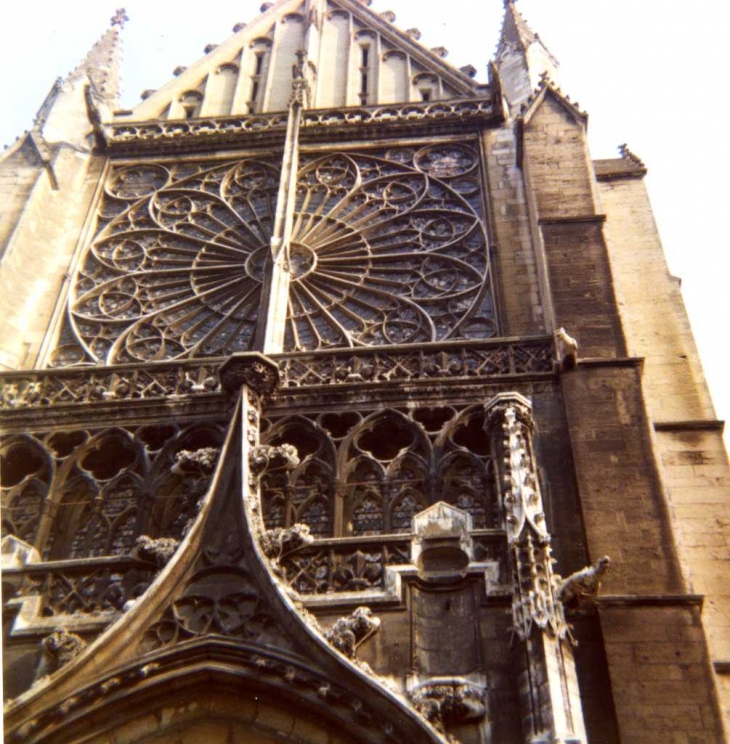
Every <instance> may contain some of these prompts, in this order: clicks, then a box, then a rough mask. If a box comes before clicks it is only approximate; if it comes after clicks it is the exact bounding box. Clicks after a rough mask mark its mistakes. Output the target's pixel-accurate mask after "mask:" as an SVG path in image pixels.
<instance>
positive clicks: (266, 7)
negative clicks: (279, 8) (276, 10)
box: [260, 3, 275, 13]
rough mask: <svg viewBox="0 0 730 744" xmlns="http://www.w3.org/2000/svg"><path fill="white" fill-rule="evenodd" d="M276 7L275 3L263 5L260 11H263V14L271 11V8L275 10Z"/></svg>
mask: <svg viewBox="0 0 730 744" xmlns="http://www.w3.org/2000/svg"><path fill="white" fill-rule="evenodd" d="M274 5H275V3H263V4H262V5H261V8H260V10H261V12H262V13H265V12H266V11H267V10H269V8H273V7H274Z"/></svg>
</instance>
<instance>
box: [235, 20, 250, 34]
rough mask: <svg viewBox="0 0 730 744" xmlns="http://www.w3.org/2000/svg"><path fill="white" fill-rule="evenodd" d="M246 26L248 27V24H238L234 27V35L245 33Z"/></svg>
mask: <svg viewBox="0 0 730 744" xmlns="http://www.w3.org/2000/svg"><path fill="white" fill-rule="evenodd" d="M246 25H247V24H245V23H243V21H241V22H240V23H237V24H236V25H235V26H234V27H233V33H234V34H237V33H238V32H239V31H243V29H244V28H246Z"/></svg>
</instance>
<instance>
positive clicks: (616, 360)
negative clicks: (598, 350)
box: [578, 349, 644, 368]
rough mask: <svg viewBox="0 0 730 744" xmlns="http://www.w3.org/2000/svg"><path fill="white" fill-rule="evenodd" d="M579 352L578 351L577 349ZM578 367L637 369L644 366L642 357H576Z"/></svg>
mask: <svg viewBox="0 0 730 744" xmlns="http://www.w3.org/2000/svg"><path fill="white" fill-rule="evenodd" d="M579 351H580V349H579ZM578 366H579V367H639V368H643V366H644V357H612V358H609V357H607V358H605V359H604V358H602V357H583V358H581V357H580V355H579V356H578Z"/></svg>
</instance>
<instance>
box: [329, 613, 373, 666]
mask: <svg viewBox="0 0 730 744" xmlns="http://www.w3.org/2000/svg"><path fill="white" fill-rule="evenodd" d="M379 628H380V618H377V617H373V613H372V610H371V609H370V608H369V607H358V608H357V609H356V610H355V611H354V612H353V613H352V614H350V615H348V616H347V617H341V618H339V619H338V620H336V621H335V624H334V625H333V626H332V627H331V628H330V629H329V630H327V631H326V632H325V634H324V637H325V638H326V639H327V640H328V641H329V642H330V643H331V644H332V645H333V646H334V647H335V648H336V649H337V650H338V651H339V652H340V653H342V654H344V655H345V656H347V658H348V659H354V658H355V654H356V653H357V649H358V647H359V646H360V645H361V644H362V643H364V642H365V641H366V640H367V639H368V638H370V637H371V636H372V635H374V634H375V633H377V632H378V630H379Z"/></svg>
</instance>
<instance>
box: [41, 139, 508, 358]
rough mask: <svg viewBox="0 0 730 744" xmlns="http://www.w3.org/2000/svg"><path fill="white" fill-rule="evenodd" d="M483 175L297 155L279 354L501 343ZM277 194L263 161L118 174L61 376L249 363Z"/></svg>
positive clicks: (404, 159) (456, 150) (436, 165)
mask: <svg viewBox="0 0 730 744" xmlns="http://www.w3.org/2000/svg"><path fill="white" fill-rule="evenodd" d="M479 177H480V176H479V166H478V157H477V154H476V151H475V150H474V149H473V148H471V147H468V146H466V145H462V144H458V145H457V144H450V145H433V146H428V147H423V148H420V149H419V148H410V147H408V148H406V147H400V148H394V149H391V150H387V151H379V152H377V153H376V154H373V153H371V152H369V151H368V152H363V151H360V152H347V153H337V154H325V155H318V154H311V153H308V154H304V155H302V157H301V158H300V169H299V174H298V183H297V195H296V206H295V214H294V220H293V229H292V236H291V242H290V255H289V264H288V265H289V271H290V275H291V283H290V286H289V308H288V317H287V321H286V337H285V348H286V349H288V350H317V349H325V348H334V347H346V346H369V345H383V344H402V343H421V342H430V341H442V340H447V339H455V338H486V337H489V336H492V335H494V333H495V332H496V326H495V322H494V316H493V309H492V301H491V294H490V291H489V267H488V257H487V256H488V252H487V239H486V233H485V229H484V225H483V218H482V206H481V195H480V193H481V192H480V187H479ZM278 187H279V167H278V164H277V163H276V162H274V161H267V160H265V159H254V158H247V159H243V160H239V161H236V162H230V161H227V162H224V163H214V164H211V163H205V164H189V163H187V164H177V165H169V166H167V167H163V166H162V165H136V166H124V167H120V168H118V169H117V170H116V171H114V172H113V173H112V176H111V178H110V179H109V181H108V183H107V186H106V189H105V195H104V201H103V203H102V207H101V210H100V225H101V229H100V230H99V232H98V234H97V235H96V237H95V239H94V241H93V242H92V245H91V247H90V249H89V251H88V253H87V255H86V257H85V259H84V261H83V262H82V266H81V268H80V270H79V271H78V273H77V275H76V278H75V281H74V285H73V288H72V292H71V296H70V299H69V312H68V318H67V321H66V326H65V328H64V331H63V333H62V338H61V341H60V344H59V347H58V348H57V351H56V355H55V359H54V363H55V364H57V365H68V364H78V363H89V362H91V363H103V364H115V363H126V362H145V361H155V360H165V359H178V358H184V357H195V356H223V355H228V354H231V353H233V352H236V351H246V350H248V349H250V348H251V347H252V343H253V338H254V334H255V331H256V326H257V323H258V322H259V318H260V317H261V312H260V307H261V303H262V287H263V284H264V279H265V277H266V275H267V273H268V272H269V271H270V270H271V261H270V239H271V233H272V228H273V223H274V216H275V213H276V197H277V193H278Z"/></svg>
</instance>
